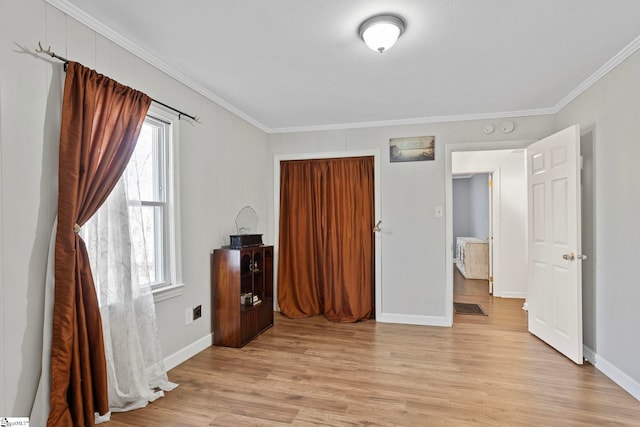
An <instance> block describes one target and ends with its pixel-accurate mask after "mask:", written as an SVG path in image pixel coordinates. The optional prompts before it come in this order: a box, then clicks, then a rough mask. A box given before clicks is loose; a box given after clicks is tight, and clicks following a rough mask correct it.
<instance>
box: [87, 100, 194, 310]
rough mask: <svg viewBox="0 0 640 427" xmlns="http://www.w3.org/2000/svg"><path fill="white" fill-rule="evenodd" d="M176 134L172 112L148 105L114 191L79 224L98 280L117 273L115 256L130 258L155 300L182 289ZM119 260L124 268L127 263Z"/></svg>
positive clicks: (133, 276) (136, 274) (137, 279)
mask: <svg viewBox="0 0 640 427" xmlns="http://www.w3.org/2000/svg"><path fill="white" fill-rule="evenodd" d="M177 134H178V132H177V123H175V122H173V121H172V118H171V116H165V115H163V114H162V112H160V111H157V110H156V109H153V110H150V112H149V113H148V114H147V117H146V119H145V121H144V124H143V126H142V129H141V132H140V136H139V138H138V141H137V143H136V147H135V150H134V152H133V154H132V156H131V159H130V160H129V164H128V165H127V168H126V169H125V171H124V173H123V174H122V177H121V178H120V182H119V183H118V186H117V187H116V188H117V189H118V190H114V191H113V192H112V193H111V195H110V196H109V198H108V200H107V202H106V203H105V204H104V205H103V206H101V207H100V209H99V210H98V212H97V213H96V215H94V217H93V218H91V219H90V220H89V221H88V222H87V224H86V225H85V227H83V238H84V240H85V242H86V244H87V250H88V251H89V254H90V255H89V256H90V259H91V264H92V269H93V267H94V266H95V267H96V269H97V270H98V271H102V272H103V274H101V275H100V278H101V279H100V280H103V281H104V283H111V281H112V278H116V277H119V276H118V271H119V270H118V269H120V268H121V267H120V264H122V263H121V262H120V261H119V260H122V258H123V257H128V258H127V259H129V257H130V268H131V269H130V270H129V271H130V272H131V274H130V277H131V280H132V281H133V283H136V284H138V285H139V286H142V285H144V288H145V289H146V288H147V285H148V286H149V287H150V288H151V291H152V292H153V295H154V300H155V301H156V302H157V301H161V300H164V299H167V298H171V297H173V296H177V295H180V294H181V293H182V288H183V284H182V283H181V277H182V274H181V265H180V259H181V255H180V233H179V231H180V229H179V218H180V217H179V203H178V200H179V199H178V192H177V188H178V186H177V183H176V182H175V176H177V171H176V170H175V167H176V165H177V164H178V162H177V158H176V157H177V150H176V147H175V143H176V138H177ZM123 220H124V221H123ZM122 230H127V231H128V236H127V238H121V236H122V233H120V231H122ZM125 236H126V234H125ZM129 243H130V244H131V247H130V248H129ZM122 265H125V268H127V269H128V266H129V264H128V263H124V264H122ZM105 268H106V269H107V270H104V269H105ZM100 269H102V270H100ZM112 269H113V270H112ZM95 274H96V272H95V271H94V277H95ZM100 280H97V282H99V281H100ZM113 280H115V279H113ZM114 283H115V281H114ZM98 285H99V283H97V286H98ZM105 289H107V288H105Z"/></svg>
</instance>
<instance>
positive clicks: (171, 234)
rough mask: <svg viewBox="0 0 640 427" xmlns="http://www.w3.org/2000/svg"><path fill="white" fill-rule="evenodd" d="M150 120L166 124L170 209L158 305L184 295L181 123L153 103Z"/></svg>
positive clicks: (156, 295) (157, 288)
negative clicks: (181, 224)
mask: <svg viewBox="0 0 640 427" xmlns="http://www.w3.org/2000/svg"><path fill="white" fill-rule="evenodd" d="M147 117H150V118H152V119H155V120H158V121H160V122H163V123H166V127H165V141H164V143H165V159H164V173H165V179H166V182H165V185H166V206H167V207H166V210H165V214H166V216H167V218H166V221H164V226H165V230H164V239H163V243H162V244H163V245H164V250H165V253H166V258H165V257H163V258H164V260H163V264H164V266H163V267H164V273H165V280H164V281H163V282H162V283H160V284H155V285H153V286H152V293H153V299H154V301H155V302H159V301H164V300H167V299H169V298H173V297H177V296H179V295H182V293H183V291H184V283H183V282H182V245H181V242H182V238H181V233H180V231H181V230H180V191H179V189H180V182H179V177H180V171H179V165H180V151H179V135H180V129H179V125H180V120H179V118H178V116H176V115H175V114H174V113H170V112H169V111H168V110H166V109H164V108H161V107H159V106H156V105H155V104H152V105H151V107H150V108H149V111H148V112H147Z"/></svg>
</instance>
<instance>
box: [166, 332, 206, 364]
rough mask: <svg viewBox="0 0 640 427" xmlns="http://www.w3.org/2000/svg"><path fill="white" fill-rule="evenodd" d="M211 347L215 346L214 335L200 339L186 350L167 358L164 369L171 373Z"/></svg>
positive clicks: (182, 349)
mask: <svg viewBox="0 0 640 427" xmlns="http://www.w3.org/2000/svg"><path fill="white" fill-rule="evenodd" d="M211 345H213V334H209V335H206V336H204V337H202V338H200V339H199V340H198V341H196V342H193V343H191V344H189V345H188V346H186V347H184V348H181V349H180V350H178V351H176V352H175V353H173V354H172V355H170V356H167V357H165V358H164V367H165V369H166V370H167V371H170V370H171V369H173V368H175V367H176V366H178V365H179V364H181V363H182V362H185V361H187V360H189V359H191V358H192V357H193V356H195V355H196V354H198V353H200V352H201V351H202V350H204V349H206V348H208V347H211Z"/></svg>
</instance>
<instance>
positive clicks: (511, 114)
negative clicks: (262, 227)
mask: <svg viewBox="0 0 640 427" xmlns="http://www.w3.org/2000/svg"><path fill="white" fill-rule="evenodd" d="M554 113H555V111H554V109H553V108H538V109H534V110H520V111H505V112H501V113H479V114H461V115H451V116H431V117H416V118H413V119H399V120H379V121H374V122H360V123H341V124H335V125H319V126H300V127H285V128H272V129H271V130H270V133H293V132H318V131H326V130H345V129H362V128H374V127H384V126H404V125H423V124H432V123H447V122H462V121H471V120H495V119H506V118H515V117H525V116H544V115H547V114H554Z"/></svg>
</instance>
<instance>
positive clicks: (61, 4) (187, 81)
mask: <svg viewBox="0 0 640 427" xmlns="http://www.w3.org/2000/svg"><path fill="white" fill-rule="evenodd" d="M45 2H46V3H48V4H50V5H51V6H53V7H55V8H57V9H60V10H61V11H62V12H63V13H65V14H67V15H68V16H70V17H72V18H74V19H76V20H77V21H79V22H81V23H82V24H84V25H86V26H87V27H89V28H90V29H92V30H93V31H95V32H96V33H98V34H100V35H102V36H104V37H106V38H107V39H109V40H111V41H112V42H114V43H115V44H117V45H119V46H120V47H122V48H124V49H126V50H127V51H129V52H131V53H132V54H134V55H136V56H137V57H139V58H140V59H142V60H143V61H145V62H148V63H149V64H151V65H152V66H154V67H156V68H157V69H159V70H160V71H163V72H164V73H166V74H167V75H169V76H171V77H173V78H174V79H176V80H177V81H179V82H181V83H183V84H184V85H186V86H187V87H189V88H191V89H193V90H194V91H195V92H197V93H199V94H200V95H202V96H204V97H205V98H207V99H209V100H210V101H212V102H214V103H216V104H218V105H220V106H221V107H223V108H225V109H226V110H228V111H230V112H231V113H233V114H235V115H236V116H238V117H239V118H241V119H243V120H245V121H247V122H248V123H250V124H252V125H253V126H255V127H257V128H258V129H260V130H262V131H263V132H265V133H268V134H274V133H294V132H318V131H327V130H345V129H362V128H372V127H384V126H403V125H420V124H432V123H445V122H459V121H467V120H495V119H504V118H515V117H524V116H541V115H547V114H556V113H558V112H559V111H560V110H562V109H563V108H564V107H566V106H567V105H568V104H569V103H570V102H571V101H573V100H575V99H576V98H577V97H578V96H580V95H581V94H582V93H583V92H584V91H586V90H587V89H589V88H590V87H591V86H593V85H594V84H595V83H596V82H597V81H598V80H600V79H601V78H602V77H604V76H605V75H606V74H607V73H609V71H611V70H612V69H614V68H615V67H616V66H618V65H619V64H620V63H622V62H623V61H624V60H625V59H627V58H628V57H629V56H630V55H631V54H633V53H634V52H636V51H637V50H638V49H639V48H640V36H639V37H637V38H636V39H635V40H633V41H632V42H631V43H629V44H628V45H627V46H625V47H624V48H623V49H622V50H621V51H620V52H618V53H617V54H616V55H615V56H614V57H613V58H611V59H610V60H609V61H607V62H606V63H605V64H604V65H603V66H602V67H600V68H599V69H598V70H597V71H596V72H595V73H593V74H592V75H591V76H589V77H588V78H587V79H586V80H585V81H584V82H582V83H581V84H580V85H578V86H577V87H576V88H575V89H574V90H572V91H571V92H570V93H569V94H567V95H566V96H565V97H564V98H562V99H561V100H560V101H559V102H558V103H557V104H556V105H554V106H552V107H546V108H538V109H532V110H520V111H506V112H498V113H487V114H466V115H465V114H463V115H449V116H432V117H418V118H410V119H399V120H380V121H373V122H356V123H338V124H328V125H318V126H295V127H282V128H270V127H269V126H267V125H265V124H264V123H262V122H260V121H258V120H256V119H255V118H253V117H251V116H250V115H249V114H247V113H245V112H244V111H242V110H240V109H239V108H237V107H235V106H234V105H233V104H231V103H229V102H227V101H226V100H224V99H223V98H221V97H219V96H218V95H216V94H215V93H213V92H211V91H210V90H208V89H206V88H204V87H203V86H201V85H200V84H199V83H197V82H196V81H194V80H193V79H191V78H190V77H188V76H187V75H185V74H183V73H182V72H180V71H178V70H176V69H175V68H174V67H172V66H171V65H169V64H167V63H166V62H164V61H162V60H161V59H159V58H158V57H156V56H154V55H152V54H151V53H149V52H148V51H147V50H145V49H143V48H142V47H140V46H139V45H137V44H136V43H134V42H132V41H131V40H129V39H127V38H126V37H124V36H122V35H121V34H119V33H118V32H116V31H115V30H113V29H112V28H110V27H108V26H106V25H105V24H103V23H102V22H100V21H98V20H97V19H95V18H93V17H92V16H90V15H89V14H87V13H86V12H84V11H82V10H81V9H79V8H78V7H76V6H75V5H73V4H71V3H69V2H68V1H67V0H45Z"/></svg>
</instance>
